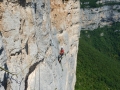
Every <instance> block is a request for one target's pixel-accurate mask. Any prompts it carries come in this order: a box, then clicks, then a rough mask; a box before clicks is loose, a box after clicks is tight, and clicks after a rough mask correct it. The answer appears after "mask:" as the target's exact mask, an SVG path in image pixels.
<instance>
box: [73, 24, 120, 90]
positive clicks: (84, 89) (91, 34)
mask: <svg viewBox="0 0 120 90" xmlns="http://www.w3.org/2000/svg"><path fill="white" fill-rule="evenodd" d="M80 36H81V38H80V42H79V52H78V61H77V73H76V74H77V75H76V76H77V82H76V87H75V90H120V23H115V24H113V25H112V26H110V27H108V26H105V27H103V28H98V29H96V30H94V31H89V30H84V31H81V35H80Z"/></svg>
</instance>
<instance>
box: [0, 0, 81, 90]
mask: <svg viewBox="0 0 120 90" xmlns="http://www.w3.org/2000/svg"><path fill="white" fill-rule="evenodd" d="M79 5H80V4H79V1H78V0H1V1H0V70H1V71H0V90H74V86H75V81H76V60H77V51H78V41H79V33H80V18H79V17H80V7H79ZM61 46H63V48H64V50H65V54H64V56H63V59H62V62H61V64H60V63H59V62H58V55H59V51H60V48H61ZM62 68H63V71H62ZM5 70H6V71H5Z"/></svg>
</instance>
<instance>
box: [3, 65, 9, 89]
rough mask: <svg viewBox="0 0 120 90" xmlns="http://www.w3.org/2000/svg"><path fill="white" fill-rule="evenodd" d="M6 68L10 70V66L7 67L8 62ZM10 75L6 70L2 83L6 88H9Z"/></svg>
mask: <svg viewBox="0 0 120 90" xmlns="http://www.w3.org/2000/svg"><path fill="white" fill-rule="evenodd" d="M4 68H5V69H6V70H8V67H7V64H6V63H5V64H4ZM8 76H9V73H7V72H5V74H4V78H3V81H2V82H1V83H2V86H4V89H5V90H6V89H7V80H8Z"/></svg>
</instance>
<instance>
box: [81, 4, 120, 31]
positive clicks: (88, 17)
mask: <svg viewBox="0 0 120 90" xmlns="http://www.w3.org/2000/svg"><path fill="white" fill-rule="evenodd" d="M80 21H81V28H82V30H94V29H96V28H98V27H103V26H105V25H111V24H112V23H115V22H120V5H110V6H109V5H105V6H102V7H99V8H85V9H81V19H80Z"/></svg>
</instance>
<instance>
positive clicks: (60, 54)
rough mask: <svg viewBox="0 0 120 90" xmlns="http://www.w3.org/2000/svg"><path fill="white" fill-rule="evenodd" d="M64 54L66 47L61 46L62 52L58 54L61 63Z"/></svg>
mask: <svg viewBox="0 0 120 90" xmlns="http://www.w3.org/2000/svg"><path fill="white" fill-rule="evenodd" d="M63 55H64V49H63V47H61V50H60V53H59V56H58V61H59V63H61V60H62V56H63Z"/></svg>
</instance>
